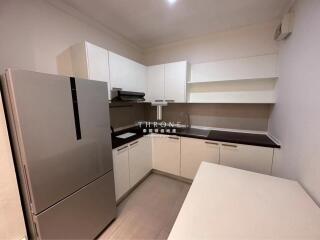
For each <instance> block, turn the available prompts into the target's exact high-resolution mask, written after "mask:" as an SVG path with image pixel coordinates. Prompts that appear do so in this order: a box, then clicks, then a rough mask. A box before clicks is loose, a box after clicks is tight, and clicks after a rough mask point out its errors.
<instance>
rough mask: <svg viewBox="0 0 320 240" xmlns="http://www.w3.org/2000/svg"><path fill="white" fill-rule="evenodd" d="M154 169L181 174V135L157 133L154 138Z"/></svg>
mask: <svg viewBox="0 0 320 240" xmlns="http://www.w3.org/2000/svg"><path fill="white" fill-rule="evenodd" d="M152 140H153V142H152V144H153V145H152V149H153V152H152V156H153V163H154V169H157V170H160V171H162V172H166V173H170V174H173V175H178V176H179V175H180V137H177V136H166V135H160V134H159V135H158V134H155V135H154V136H153V138H152Z"/></svg>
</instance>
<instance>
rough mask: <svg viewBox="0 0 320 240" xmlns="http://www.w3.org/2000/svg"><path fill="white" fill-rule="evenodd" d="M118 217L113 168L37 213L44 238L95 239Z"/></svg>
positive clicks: (39, 231) (41, 234) (41, 235)
mask: <svg viewBox="0 0 320 240" xmlns="http://www.w3.org/2000/svg"><path fill="white" fill-rule="evenodd" d="M115 217H116V202H115V192H114V180H113V171H110V172H108V173H107V174H105V175H104V176H102V177H100V178H99V179H97V180H96V181H94V182H92V183H90V184H89V185H87V186H86V187H84V188H82V189H81V190H79V191H78V192H76V193H74V194H73V195H71V196H69V197H67V198H66V199H64V200H62V201H61V202H59V203H58V204H56V205H54V206H53V207H51V208H49V209H47V210H46V211H44V212H43V213H41V214H39V215H38V216H35V222H36V224H37V232H38V235H39V237H40V238H41V239H93V238H95V237H96V236H97V235H98V234H99V233H100V232H101V231H102V230H103V229H104V228H105V227H106V226H107V225H108V224H109V223H110V222H111V221H112V220H113V219H114V218H115Z"/></svg>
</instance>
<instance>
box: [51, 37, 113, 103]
mask: <svg viewBox="0 0 320 240" xmlns="http://www.w3.org/2000/svg"><path fill="white" fill-rule="evenodd" d="M57 63H58V72H59V74H63V75H67V76H73V77H79V78H85V79H90V80H97V81H103V82H107V83H108V89H109V99H110V97H111V96H110V78H109V60H108V51H107V50H106V49H103V48H101V47H98V46H96V45H93V44H91V43H88V42H82V43H78V44H75V45H73V46H71V47H70V48H68V49H66V50H65V51H64V52H63V53H62V54H60V55H59V56H58V57H57Z"/></svg>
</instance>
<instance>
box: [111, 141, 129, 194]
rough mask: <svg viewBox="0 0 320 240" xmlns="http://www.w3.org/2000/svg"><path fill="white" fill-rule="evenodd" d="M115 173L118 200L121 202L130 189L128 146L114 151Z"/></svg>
mask: <svg viewBox="0 0 320 240" xmlns="http://www.w3.org/2000/svg"><path fill="white" fill-rule="evenodd" d="M113 172H114V183H115V190H116V200H119V198H121V197H122V196H123V194H125V193H126V192H127V191H128V190H129V189H130V177H129V176H130V173H129V147H128V145H125V146H121V147H119V148H116V149H114V150H113Z"/></svg>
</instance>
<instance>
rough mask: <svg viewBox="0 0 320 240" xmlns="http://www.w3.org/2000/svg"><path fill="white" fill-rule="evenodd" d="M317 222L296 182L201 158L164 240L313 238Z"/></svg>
mask: <svg viewBox="0 0 320 240" xmlns="http://www.w3.org/2000/svg"><path fill="white" fill-rule="evenodd" d="M319 226H320V208H319V207H318V206H317V205H316V204H315V203H314V202H313V201H312V200H311V198H310V197H309V196H308V195H307V194H306V192H305V191H304V190H303V188H302V187H301V186H300V185H299V184H298V183H297V182H295V181H290V180H286V179H281V178H276V177H272V176H268V175H263V174H258V173H253V172H248V171H244V170H239V169H234V168H230V167H225V166H221V165H216V164H212V163H206V162H203V163H202V164H201V166H200V168H199V171H198V173H197V175H196V178H195V180H194V181H193V184H192V186H191V188H190V190H189V193H188V195H187V197H186V199H185V202H184V204H183V206H182V208H181V210H180V213H179V215H178V217H177V220H176V222H175V224H174V226H173V229H172V231H171V233H170V235H169V238H168V239H169V240H180V239H181V240H187V239H247V240H256V239H314V240H315V239H320V228H319Z"/></svg>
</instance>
